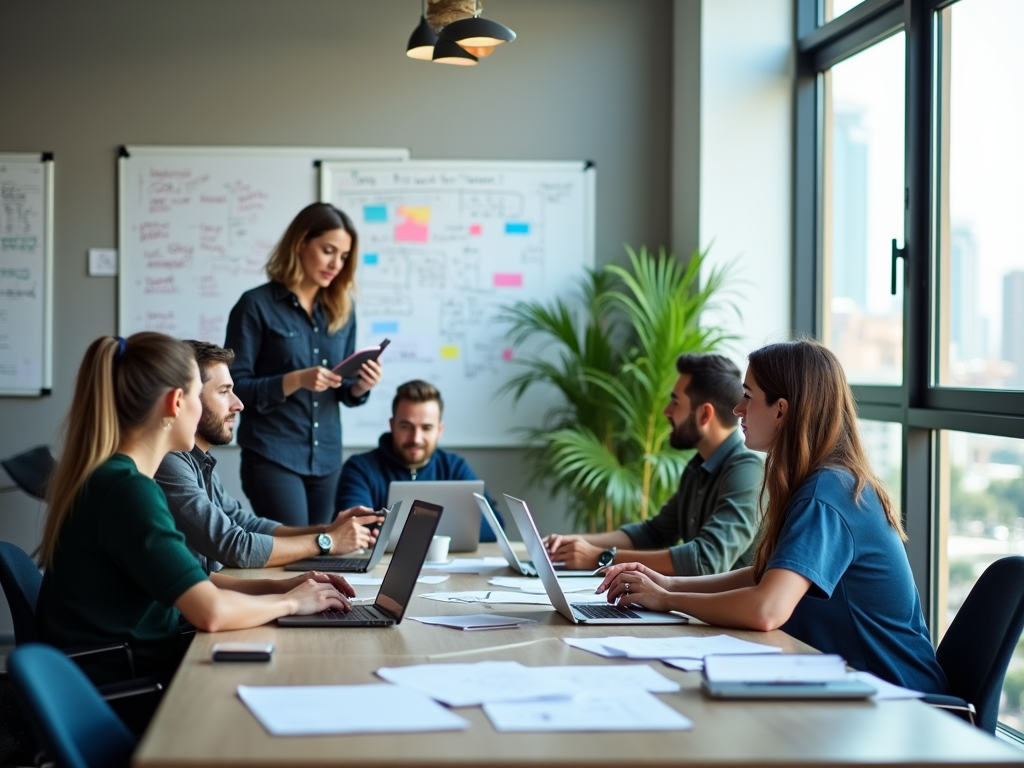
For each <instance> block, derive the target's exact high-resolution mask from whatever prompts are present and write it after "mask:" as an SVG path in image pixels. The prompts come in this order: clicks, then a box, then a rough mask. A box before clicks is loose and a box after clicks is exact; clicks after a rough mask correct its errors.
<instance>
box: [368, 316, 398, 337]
mask: <svg viewBox="0 0 1024 768" xmlns="http://www.w3.org/2000/svg"><path fill="white" fill-rule="evenodd" d="M370 333H372V334H373V335H374V336H376V335H377V334H379V333H398V321H397V320H378V321H377V322H375V323H371V324H370Z"/></svg>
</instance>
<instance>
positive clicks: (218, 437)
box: [155, 341, 383, 573]
mask: <svg viewBox="0 0 1024 768" xmlns="http://www.w3.org/2000/svg"><path fill="white" fill-rule="evenodd" d="M185 343H186V344H189V345H190V346H191V347H192V350H193V351H194V352H195V356H196V363H197V364H198V365H199V376H200V379H201V381H202V383H203V389H202V392H201V393H200V400H201V401H202V405H203V414H202V417H201V418H200V420H199V426H198V427H197V428H196V444H195V446H194V447H193V448H192V450H191V451H188V452H187V453H186V452H182V451H174V452H171V453H168V454H167V456H166V457H165V458H164V460H163V462H162V463H161V464H160V468H159V469H158V470H157V473H156V478H155V479H156V481H157V483H159V485H160V487H161V488H162V489H163V491H164V494H165V495H166V496H167V504H168V506H169V507H170V509H171V514H172V515H174V523H175V525H176V526H177V527H178V530H179V531H181V532H182V533H183V534H185V542H186V543H187V544H188V546H189V548H190V549H191V550H192V551H193V552H194V553H195V555H196V557H198V558H199V562H200V564H201V565H202V566H203V568H204V569H205V570H206V571H207V572H208V573H209V572H213V571H219V570H220V569H221V568H222V567H223V566H228V567H232V568H264V567H271V566H277V565H287V564H288V563H293V562H295V561H296V560H302V559H304V558H307V557H313V556H314V555H321V554H325V555H326V554H332V555H336V554H342V553H344V552H351V551H353V550H357V549H361V548H363V547H369V546H372V545H373V543H374V540H375V539H376V533H375V531H374V530H371V528H370V527H369V526H373V525H374V524H375V523H378V522H380V521H381V520H382V519H383V518H381V517H379V516H378V515H376V514H374V512H373V510H372V509H368V508H366V507H353V508H352V509H346V510H345V511H344V512H339V513H338V516H337V518H335V520H334V521H333V522H332V523H331V524H330V525H327V526H302V527H299V526H288V525H281V524H280V523H278V522H276V521H274V520H268V519H266V518H263V517H257V516H256V515H254V514H253V513H252V512H250V511H248V510H246V509H243V508H242V505H241V504H239V503H238V502H237V501H236V500H235V499H233V498H232V497H231V496H229V495H228V494H227V493H226V492H225V491H224V487H223V486H222V485H221V482H220V478H219V477H217V471H216V469H215V467H216V464H217V460H216V459H215V458H214V457H213V456H211V455H210V453H209V450H210V448H211V446H214V445H226V444H228V443H230V442H231V437H232V434H233V431H234V425H235V417H236V416H237V415H238V413H239V412H241V410H242V401H241V400H239V399H238V397H237V396H236V395H235V393H234V382H233V381H232V380H231V373H230V372H229V371H228V366H229V365H230V364H231V363H232V361H234V359H235V355H234V353H233V352H232V351H231V350H229V349H222V348H221V347H218V346H217V345H215V344H209V343H207V342H205V341H186V342H185Z"/></svg>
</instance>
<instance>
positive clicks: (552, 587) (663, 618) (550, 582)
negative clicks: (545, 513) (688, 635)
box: [505, 493, 689, 624]
mask: <svg viewBox="0 0 1024 768" xmlns="http://www.w3.org/2000/svg"><path fill="white" fill-rule="evenodd" d="M505 501H506V503H508V508H509V511H510V512H511V513H512V518H513V519H514V520H515V521H516V525H518V526H519V532H520V533H521V534H522V535H523V543H524V544H526V551H527V552H529V553H530V557H531V558H532V559H533V565H534V567H535V568H536V569H537V575H538V576H540V581H541V584H543V585H544V591H545V592H547V593H548V599H550V600H551V604H552V605H553V606H554V607H555V610H556V611H558V612H559V613H560V614H562V615H563V616H564V617H565V618H567V619H568V620H569V621H571V622H572V623H573V624H686V623H687V622H688V621H689V619H687V618H686V617H685V616H681V615H679V614H676V613H659V612H656V611H645V610H643V609H641V608H635V609H634V608H622V607H620V606H617V605H611V604H607V605H604V604H591V603H570V602H569V600H568V598H566V596H565V592H563V591H562V585H561V584H559V583H558V576H557V575H556V574H555V569H554V567H553V566H552V565H551V561H550V560H549V559H548V553H547V550H546V549H545V548H544V541H543V540H542V539H541V537H540V533H539V532H538V531H537V526H536V525H535V524H534V522H533V516H532V515H531V514H530V510H529V509H528V508H527V506H526V502H525V501H523V500H522V499H517V498H515V497H513V496H509V495H508V494H507V493H506V494H505Z"/></svg>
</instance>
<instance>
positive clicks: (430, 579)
mask: <svg viewBox="0 0 1024 768" xmlns="http://www.w3.org/2000/svg"><path fill="white" fill-rule="evenodd" d="M442 581H448V574H447V573H438V574H434V575H433V576H419V577H418V578H417V579H416V583H417V584H440V583H441V582H442Z"/></svg>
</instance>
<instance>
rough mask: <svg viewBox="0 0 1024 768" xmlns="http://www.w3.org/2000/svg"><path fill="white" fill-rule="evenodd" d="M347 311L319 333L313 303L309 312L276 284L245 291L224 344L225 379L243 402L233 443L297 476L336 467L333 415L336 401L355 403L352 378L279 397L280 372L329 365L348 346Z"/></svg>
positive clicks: (351, 335)
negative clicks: (340, 322)
mask: <svg viewBox="0 0 1024 768" xmlns="http://www.w3.org/2000/svg"><path fill="white" fill-rule="evenodd" d="M355 339H356V320H355V313H353V314H352V316H351V317H350V318H349V321H348V322H347V323H346V324H345V325H344V326H342V327H341V328H339V329H338V331H337V332H336V333H333V334H328V333H327V317H326V315H325V314H324V311H323V308H322V307H321V306H320V302H316V304H315V305H314V308H313V316H312V317H310V316H309V315H307V314H306V310H305V309H303V308H302V305H301V304H299V299H298V297H297V296H296V295H295V294H294V293H292V292H291V291H290V290H288V288H286V287H285V286H284V285H282V284H281V283H276V282H270V283H265V284H264V285H261V286H260V287H259V288H253V289H252V290H251V291H246V292H245V293H243V294H242V297H241V298H240V299H239V300H238V303H237V304H235V306H234V307H233V308H232V310H231V315H230V316H229V317H228V331H227V338H226V339H225V341H224V346H225V347H226V348H228V349H231V350H233V351H234V353H235V362H234V363H232V364H231V376H232V378H233V379H234V380H235V393H236V394H237V395H238V397H239V398H240V399H241V401H242V403H243V404H244V405H245V410H244V411H243V412H242V413H241V414H240V417H241V424H240V425H239V428H238V444H239V445H240V446H241V447H242V448H243V449H245V450H249V451H253V452H254V453H257V454H259V455H260V456H262V457H264V458H266V459H270V460H271V461H273V462H276V463H277V464H280V465H281V466H283V467H285V468H286V469H289V470H291V471H292V472H295V473H297V474H300V475H314V476H322V475H329V474H331V473H332V472H336V471H337V470H338V468H339V467H340V466H341V412H340V411H339V410H338V405H337V404H338V402H339V401H340V402H342V403H344V404H345V405H348V406H356V405H362V404H363V403H365V402H366V400H367V398H368V397H369V395H370V393H369V392H366V393H365V394H364V395H363V396H362V397H356V396H354V395H353V394H352V387H353V386H354V385H355V383H356V382H357V381H358V378H352V379H345V380H343V381H342V384H341V386H340V387H338V388H337V389H328V390H326V391H324V392H310V391H309V390H308V389H300V390H298V391H297V392H293V393H292V394H291V395H290V396H288V397H285V395H284V381H283V380H284V376H285V374H286V373H290V372H291V371H297V370H301V369H303V368H311V367H313V366H316V365H320V366H324V367H325V368H333V367H334V366H335V365H337V364H338V363H340V362H341V361H342V360H344V359H345V358H346V357H348V356H349V355H351V354H352V353H353V352H354V351H355Z"/></svg>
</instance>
